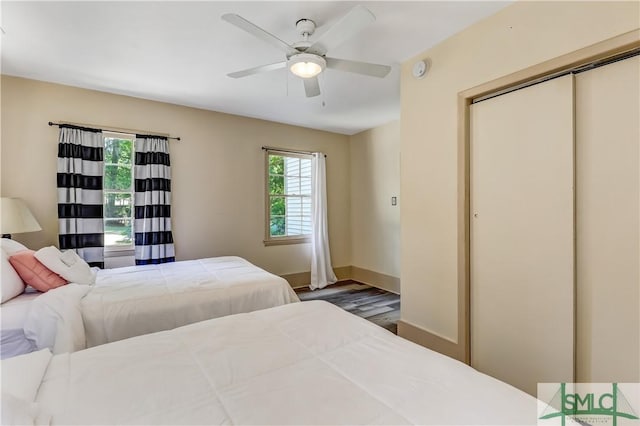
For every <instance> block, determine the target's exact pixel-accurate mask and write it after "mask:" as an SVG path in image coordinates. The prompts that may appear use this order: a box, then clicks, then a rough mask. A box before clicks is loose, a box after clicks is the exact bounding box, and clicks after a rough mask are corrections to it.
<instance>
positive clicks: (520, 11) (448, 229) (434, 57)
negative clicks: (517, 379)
mask: <svg viewBox="0 0 640 426" xmlns="http://www.w3.org/2000/svg"><path fill="white" fill-rule="evenodd" d="M639 6H640V3H639V2H524V1H521V2H517V3H515V4H513V5H511V6H509V7H507V8H505V9H503V10H502V11H500V12H499V13H497V14H496V15H493V16H491V17H489V18H487V19H485V20H484V21H481V22H480V23H478V24H476V25H474V26H472V27H470V28H468V29H467V30H465V31H463V32H461V33H459V34H457V35H455V36H454V37H452V38H450V39H448V40H446V41H444V42H443V43H441V44H440V45H438V46H436V47H434V48H432V49H430V50H428V51H425V52H423V53H422V54H420V55H417V56H416V57H414V58H412V59H410V60H408V61H406V62H405V63H404V64H403V66H402V76H401V104H402V111H401V116H402V122H401V134H402V142H401V151H402V168H401V200H402V207H401V224H402V227H401V240H402V245H401V248H402V250H401V251H402V260H401V269H402V319H403V321H406V322H407V323H409V324H411V325H412V326H416V327H417V328H418V329H420V330H422V331H426V332H428V333H431V334H433V335H436V336H439V337H443V338H444V339H446V340H449V341H452V342H454V343H455V342H458V343H460V344H464V342H462V341H459V339H461V338H462V336H458V317H459V312H458V294H457V291H458V280H459V278H460V277H459V276H458V263H457V262H458V246H457V241H458V227H457V225H458V222H457V221H458V181H457V179H458V176H459V170H458V164H457V161H458V160H457V158H458V143H457V135H458V134H457V128H458V122H457V117H458V115H457V114H458V112H457V94H458V93H459V92H461V91H463V90H466V89H469V88H471V87H474V86H476V85H479V84H482V83H485V82H487V81H490V80H493V79H496V78H498V77H501V76H504V75H507V74H510V73H512V72H515V71H518V70H521V69H523V68H526V67H529V66H532V65H535V64H538V63H541V62H543V61H545V60H548V59H552V58H555V57H557V56H560V55H563V54H566V53H569V52H572V51H575V50H577V49H580V48H582V47H585V46H589V45H591V44H594V43H597V42H599V41H602V40H605V39H608V38H611V37H614V36H616V35H619V34H622V33H625V32H628V31H631V30H634V29H637V28H639V27H640V7H639ZM424 58H429V59H430V60H431V62H432V66H431V69H430V70H429V73H428V74H427V76H426V77H425V78H424V79H422V80H416V79H414V78H413V77H412V76H411V68H412V66H413V64H414V62H415V61H416V60H418V59H424Z"/></svg>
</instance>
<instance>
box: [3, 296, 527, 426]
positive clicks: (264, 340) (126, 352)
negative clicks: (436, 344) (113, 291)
mask: <svg viewBox="0 0 640 426" xmlns="http://www.w3.org/2000/svg"><path fill="white" fill-rule="evenodd" d="M38 357H39V358H38ZM10 362H11V363H12V364H7V363H10ZM18 369H19V370H22V371H29V372H30V373H31V374H32V375H34V377H35V380H34V381H33V386H32V387H33V389H31V390H29V391H27V392H24V393H25V394H26V398H29V397H31V395H33V401H35V402H36V403H37V405H35V406H34V405H30V407H31V411H30V413H29V416H32V417H38V418H39V419H40V420H43V419H44V420H45V421H46V420H48V419H49V416H50V419H51V422H52V424H86V425H91V424H279V425H280V424H282V425H284V424H509V425H516V424H536V413H537V403H536V400H535V398H533V397H531V396H530V395H528V394H525V393H524V392H522V391H520V390H518V389H516V388H514V387H512V386H510V385H507V384H505V383H503V382H500V381H498V380H496V379H494V378H491V377H489V376H486V375H484V374H481V373H479V372H477V371H476V370H474V369H472V368H471V367H469V366H467V365H466V364H463V363H460V362H458V361H456V360H453V359H451V358H448V357H446V356H444V355H441V354H438V353H435V352H433V351H430V350H428V349H426V348H423V347H421V346H418V345H416V344H413V343H411V342H409V341H407V340H404V339H402V338H400V337H398V336H395V335H394V334H392V333H390V332H389V331H387V330H385V329H383V328H381V327H378V326H376V325H374V324H372V323H370V322H368V321H366V320H364V319H362V318H359V317H356V316H354V315H352V314H350V313H347V312H345V311H343V310H342V309H340V308H338V307H336V306H334V305H331V304H329V303H327V302H324V301H309V302H301V303H294V304H288V305H283V306H279V307H275V308H270V309H266V310H261V311H255V312H252V313H248V314H237V315H231V316H227V317H222V318H217V319H212V320H208V321H204V322H200V323H196V324H191V325H188V326H185V327H181V328H177V329H174V330H170V331H164V332H159V333H154V334H148V335H144V336H139V337H134V338H131V339H126V340H121V341H118V342H115V343H110V344H107V345H102V346H98V347H94V348H91V349H87V350H82V351H78V352H75V353H69V354H60V355H54V356H51V355H50V354H49V353H48V352H46V350H45V351H40V352H34V353H32V354H28V355H23V356H20V357H16V358H12V359H9V360H4V361H2V371H3V375H4V376H6V377H5V378H4V379H3V385H4V387H3V392H5V391H6V392H11V389H12V385H11V380H12V379H11V377H10V376H11V374H12V373H13V374H15V372H16V371H17V370H18ZM5 372H6V374H5ZM14 380H16V381H17V382H18V383H19V384H20V385H24V383H25V382H28V381H29V380H30V379H29V378H28V377H26V378H25V377H22V376H21V377H16V378H15V379H14ZM14 387H19V386H18V385H16V386H14ZM4 400H5V398H4V397H3V401H4ZM9 402H10V401H8V400H7V403H6V404H9ZM28 402H31V401H28ZM3 404H5V403H4V402H3ZM15 405H16V406H17V405H18V404H15ZM3 408H5V411H6V409H7V407H3ZM11 409H12V407H8V410H9V411H6V413H7V415H10V414H12V413H13V415H14V416H17V415H18V414H17V413H18V411H19V408H15V409H14V410H13V412H12V411H11Z"/></svg>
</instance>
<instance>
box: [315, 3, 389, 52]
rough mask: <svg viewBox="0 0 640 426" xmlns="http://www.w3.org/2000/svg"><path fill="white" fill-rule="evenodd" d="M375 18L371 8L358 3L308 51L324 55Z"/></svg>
mask: <svg viewBox="0 0 640 426" xmlns="http://www.w3.org/2000/svg"><path fill="white" fill-rule="evenodd" d="M375 20H376V17H375V15H374V14H373V13H371V11H370V10H369V9H367V8H366V7H364V6H361V5H358V6H356V7H354V8H353V9H351V10H350V11H349V12H347V14H346V15H344V16H343V17H342V18H341V19H340V20H339V21H338V22H337V23H336V24H335V25H334V26H333V27H331V28H329V29H328V30H327V31H326V32H325V33H324V34H322V36H320V38H319V39H318V40H317V41H316V42H315V43H313V44H312V45H311V46H309V48H308V49H307V50H306V52H307V53H313V54H315V55H320V56H322V55H324V54H326V53H327V52H328V51H329V50H331V49H333V48H335V47H338V46H339V45H340V44H341V43H342V42H344V41H346V40H347V39H348V38H350V37H351V36H353V35H355V34H356V33H358V32H360V31H361V30H362V29H363V28H364V27H366V26H367V25H369V24H370V23H372V22H373V21H375Z"/></svg>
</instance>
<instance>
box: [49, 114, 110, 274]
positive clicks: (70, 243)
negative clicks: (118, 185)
mask: <svg viewBox="0 0 640 426" xmlns="http://www.w3.org/2000/svg"><path fill="white" fill-rule="evenodd" d="M103 155H104V143H103V138H102V132H100V131H99V130H94V129H86V128H83V127H77V126H71V125H60V136H59V139H58V222H59V228H60V229H59V237H58V239H59V243H60V249H61V250H66V249H73V250H75V251H76V253H78V255H79V256H80V257H82V258H83V259H84V260H86V261H87V263H88V264H89V265H91V266H98V267H100V268H102V267H104V223H103V214H104V213H103V210H104V209H103V201H104V200H103V199H102V174H103Z"/></svg>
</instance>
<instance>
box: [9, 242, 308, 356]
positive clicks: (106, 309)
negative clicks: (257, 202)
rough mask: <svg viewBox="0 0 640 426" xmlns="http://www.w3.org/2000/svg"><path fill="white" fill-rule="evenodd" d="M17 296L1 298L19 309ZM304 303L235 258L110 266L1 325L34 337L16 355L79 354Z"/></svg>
mask: <svg viewBox="0 0 640 426" xmlns="http://www.w3.org/2000/svg"><path fill="white" fill-rule="evenodd" d="M3 242H4V241H3ZM18 253H20V252H18ZM8 267H9V268H11V266H10V265H9V266H8ZM13 300H14V299H12V300H9V301H8V302H5V303H3V304H2V312H3V313H4V312H5V311H11V310H17V309H13V306H12V305H14V304H15V305H16V306H17V305H18V304H19V300H23V296H18V298H16V299H15V300H16V302H13ZM298 301H299V299H298V297H297V296H296V294H295V292H294V291H293V289H292V288H291V286H290V285H289V283H288V282H287V281H286V280H285V279H283V278H281V277H279V276H277V275H274V274H271V273H269V272H267V271H265V270H263V269H261V268H259V267H257V266H255V265H253V264H251V263H250V262H249V261H247V260H245V259H243V258H240V257H236V256H223V257H215V258H207V259H198V260H189V261H180V262H173V263H165V264H162V265H143V266H132V267H125V268H115V269H104V270H99V271H97V276H96V279H95V284H93V285H80V284H77V283H73V282H71V283H69V284H66V285H63V286H60V287H57V288H53V289H50V290H48V291H47V292H45V293H40V294H39V296H37V297H35V298H33V299H32V300H31V299H30V300H29V301H28V303H25V304H24V305H23V306H22V307H21V309H20V315H15V316H14V317H13V318H12V320H11V326H10V328H5V327H4V326H3V327H2V339H3V342H4V341H5V339H10V338H12V339H14V338H15V340H16V341H17V339H21V341H22V343H25V342H26V341H30V342H31V343H32V345H33V346H32V347H31V348H30V347H28V346H26V345H22V346H20V347H18V346H17V345H14V344H12V347H13V348H14V349H15V350H12V351H11V355H15V354H18V353H20V352H23V353H24V352H26V351H28V350H29V349H33V348H34V347H35V348H37V349H43V348H49V349H51V350H52V351H53V352H54V353H62V352H72V351H76V350H80V349H84V348H87V347H93V346H97V345H101V344H104V343H109V342H114V341H117V340H121V339H126V338H129V337H133V336H138V335H141V334H147V333H153V332H156V331H162V330H169V329H172V328H176V327H180V326H183V325H186V324H191V323H194V322H198V321H202V320H206V319H211V318H217V317H220V316H225V315H230V314H234V313H242V312H250V311H254V310H257V309H264V308H269V307H273V306H278V305H282V304H286V303H292V302H298ZM5 307H9V308H10V309H5ZM20 325H22V331H23V333H21V332H20V328H21V327H20ZM21 334H22V335H21ZM25 338H26V340H25ZM8 354H9V352H7V355H8ZM3 356H5V354H4V353H3Z"/></svg>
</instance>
